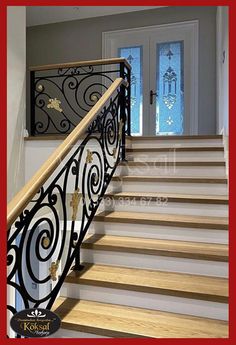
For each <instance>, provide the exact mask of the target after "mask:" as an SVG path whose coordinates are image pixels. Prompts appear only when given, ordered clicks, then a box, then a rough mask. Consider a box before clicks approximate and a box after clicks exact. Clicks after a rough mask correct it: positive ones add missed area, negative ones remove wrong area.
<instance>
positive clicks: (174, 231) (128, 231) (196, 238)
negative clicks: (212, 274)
mask: <svg viewBox="0 0 236 345" xmlns="http://www.w3.org/2000/svg"><path fill="white" fill-rule="evenodd" d="M92 233H96V234H106V235H114V236H131V237H132V236H133V237H143V238H156V239H166V240H177V241H178V240H179V241H192V242H205V243H222V244H227V243H228V231H227V230H212V229H197V228H196V229H194V228H181V227H177V226H163V225H146V224H138V223H135V222H134V223H112V222H96V221H94V222H92V224H91V226H90V229H89V234H92Z"/></svg>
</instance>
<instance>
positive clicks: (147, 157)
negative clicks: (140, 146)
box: [126, 151, 224, 163]
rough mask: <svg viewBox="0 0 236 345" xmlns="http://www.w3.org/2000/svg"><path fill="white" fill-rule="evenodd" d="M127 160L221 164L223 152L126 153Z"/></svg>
mask: <svg viewBox="0 0 236 345" xmlns="http://www.w3.org/2000/svg"><path fill="white" fill-rule="evenodd" d="M126 158H127V160H134V161H138V162H147V161H154V162H163V163H164V162H167V161H170V162H172V161H173V162H185V161H187V162H188V161H190V162H196V161H197V162H201V161H203V162H208V161H210V162H212V161H216V162H222V161H224V152H223V151H190V152H188V151H169V152H127V154H126Z"/></svg>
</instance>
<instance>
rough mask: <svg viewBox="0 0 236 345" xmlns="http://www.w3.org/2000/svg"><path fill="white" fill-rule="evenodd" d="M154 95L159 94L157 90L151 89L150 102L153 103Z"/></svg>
mask: <svg viewBox="0 0 236 345" xmlns="http://www.w3.org/2000/svg"><path fill="white" fill-rule="evenodd" d="M153 96H157V92H153V91H152V90H151V91H150V104H153Z"/></svg>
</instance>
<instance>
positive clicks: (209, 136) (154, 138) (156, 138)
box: [128, 134, 223, 140]
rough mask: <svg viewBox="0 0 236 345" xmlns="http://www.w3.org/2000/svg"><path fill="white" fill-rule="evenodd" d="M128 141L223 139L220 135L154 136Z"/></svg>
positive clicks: (136, 137) (135, 137) (134, 137)
mask: <svg viewBox="0 0 236 345" xmlns="http://www.w3.org/2000/svg"><path fill="white" fill-rule="evenodd" d="M128 138H129V139H132V140H182V139H187V140H188V139H191V140H192V139H197V140H199V139H200V140H201V139H209V140H215V139H223V136H222V135H221V134H213V135H156V136H129V137H128Z"/></svg>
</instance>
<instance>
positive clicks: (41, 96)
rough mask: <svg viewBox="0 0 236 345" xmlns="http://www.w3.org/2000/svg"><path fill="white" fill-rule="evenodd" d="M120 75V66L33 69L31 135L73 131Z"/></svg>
mask: <svg viewBox="0 0 236 345" xmlns="http://www.w3.org/2000/svg"><path fill="white" fill-rule="evenodd" d="M46 72H48V71H46ZM118 74H120V70H119V69H116V68H112V69H109V70H105V69H104V66H84V67H82V66H78V67H70V68H59V69H58V70H57V71H54V70H52V71H49V72H48V73H46V74H45V73H43V72H40V71H36V72H32V74H31V106H32V109H31V113H32V114H33V116H32V118H31V122H32V123H31V132H32V133H31V134H32V135H43V134H55V133H58V134H66V133H70V132H71V131H72V130H73V129H74V128H75V127H76V126H77V124H78V123H79V122H80V120H81V119H82V118H83V117H84V116H85V115H86V114H87V112H88V111H89V110H90V109H91V108H92V107H93V106H94V105H95V103H96V102H97V101H98V99H100V98H101V96H102V95H103V94H104V92H105V91H106V90H107V89H108V88H109V86H110V85H111V84H112V82H113V81H114V79H115V78H116V77H117V75H118Z"/></svg>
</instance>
